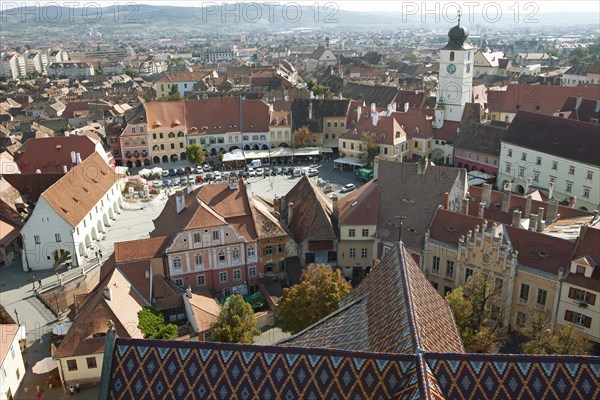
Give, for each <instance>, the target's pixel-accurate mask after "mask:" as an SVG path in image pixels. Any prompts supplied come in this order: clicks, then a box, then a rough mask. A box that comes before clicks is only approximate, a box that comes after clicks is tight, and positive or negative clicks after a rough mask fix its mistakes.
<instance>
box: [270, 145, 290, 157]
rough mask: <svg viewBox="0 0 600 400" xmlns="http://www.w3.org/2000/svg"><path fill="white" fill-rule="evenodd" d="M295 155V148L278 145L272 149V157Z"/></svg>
mask: <svg viewBox="0 0 600 400" xmlns="http://www.w3.org/2000/svg"><path fill="white" fill-rule="evenodd" d="M293 155H294V150H293V149H290V148H289V147H277V148H275V149H271V157H292V156H293Z"/></svg>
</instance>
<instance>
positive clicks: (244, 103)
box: [185, 97, 291, 135]
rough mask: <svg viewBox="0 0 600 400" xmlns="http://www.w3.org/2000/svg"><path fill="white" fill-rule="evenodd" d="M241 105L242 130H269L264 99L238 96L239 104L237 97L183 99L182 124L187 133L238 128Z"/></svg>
mask: <svg viewBox="0 0 600 400" xmlns="http://www.w3.org/2000/svg"><path fill="white" fill-rule="evenodd" d="M240 108H241V109H242V110H241V111H242V118H241V119H242V123H243V126H242V130H243V132H267V131H268V130H269V105H268V104H267V103H265V102H264V101H262V100H241V107H240V99H239V98H237V97H225V98H222V97H213V98H209V99H206V100H188V101H186V102H185V115H186V118H185V124H186V126H187V129H188V134H189V135H194V134H197V135H200V134H215V133H225V132H239V131H240ZM289 122H291V121H289ZM289 122H288V123H289Z"/></svg>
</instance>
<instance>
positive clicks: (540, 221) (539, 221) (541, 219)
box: [536, 207, 544, 232]
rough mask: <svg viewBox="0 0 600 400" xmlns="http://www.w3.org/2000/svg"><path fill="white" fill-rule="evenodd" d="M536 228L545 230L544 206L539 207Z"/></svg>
mask: <svg viewBox="0 0 600 400" xmlns="http://www.w3.org/2000/svg"><path fill="white" fill-rule="evenodd" d="M536 228H537V229H536V230H537V231H538V232H541V231H543V230H544V209H543V208H542V207H540V208H538V213H537V226H536Z"/></svg>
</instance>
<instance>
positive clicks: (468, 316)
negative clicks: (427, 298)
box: [446, 271, 502, 353]
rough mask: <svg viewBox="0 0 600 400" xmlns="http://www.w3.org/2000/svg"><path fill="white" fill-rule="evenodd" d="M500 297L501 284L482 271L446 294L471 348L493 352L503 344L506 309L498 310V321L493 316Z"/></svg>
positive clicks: (461, 335) (458, 326)
mask: <svg viewBox="0 0 600 400" xmlns="http://www.w3.org/2000/svg"><path fill="white" fill-rule="evenodd" d="M500 300H501V298H500V290H499V288H496V287H495V285H494V282H493V281H492V278H491V277H490V276H488V275H487V274H485V273H484V272H482V271H478V272H477V273H476V274H475V275H473V276H472V277H470V278H469V279H468V280H467V282H465V284H464V285H463V286H459V287H458V288H456V289H454V290H453V291H452V292H450V293H448V294H447V295H446V301H447V302H448V304H449V305H450V308H451V309H452V313H453V314H454V320H455V321H456V326H457V328H458V333H459V334H460V337H461V339H462V341H463V344H464V346H465V349H466V350H467V351H468V352H471V353H490V352H493V351H494V350H495V349H496V348H497V347H498V346H499V344H500V342H501V339H502V338H501V334H500V330H501V328H502V312H499V313H498V315H497V318H496V321H493V320H491V319H490V318H489V316H490V309H491V306H492V304H493V303H497V304H500V303H501V302H500ZM499 310H501V308H499Z"/></svg>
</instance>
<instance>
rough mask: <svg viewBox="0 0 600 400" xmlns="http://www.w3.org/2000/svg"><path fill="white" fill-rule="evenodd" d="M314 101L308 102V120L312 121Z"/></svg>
mask: <svg viewBox="0 0 600 400" xmlns="http://www.w3.org/2000/svg"><path fill="white" fill-rule="evenodd" d="M312 107H313V106H312V101H309V102H308V119H312V117H313V112H312V111H313V109H312Z"/></svg>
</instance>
